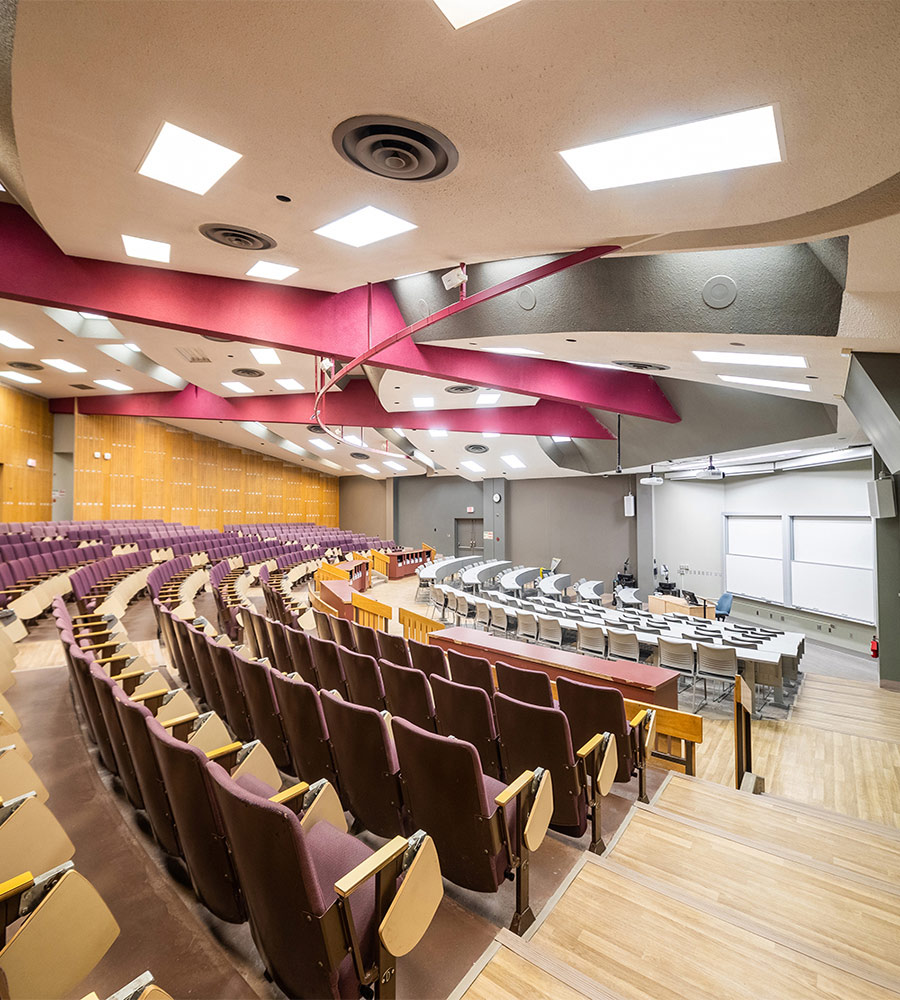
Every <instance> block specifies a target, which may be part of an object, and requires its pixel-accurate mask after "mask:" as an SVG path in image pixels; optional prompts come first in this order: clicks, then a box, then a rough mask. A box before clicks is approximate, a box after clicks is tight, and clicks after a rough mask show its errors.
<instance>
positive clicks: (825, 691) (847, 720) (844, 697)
mask: <svg viewBox="0 0 900 1000" xmlns="http://www.w3.org/2000/svg"><path fill="white" fill-rule="evenodd" d="M791 722H797V723H800V724H801V725H804V726H814V727H815V728H817V729H824V730H826V731H827V732H834V733H846V734H847V735H849V736H860V737H862V738H863V739H868V740H888V741H889V742H892V743H900V693H898V692H896V691H887V690H885V689H883V688H880V687H879V686H878V685H877V684H867V683H865V682H864V681H852V680H846V679H844V678H840V677H825V676H822V675H820V674H805V675H804V680H803V686H802V687H801V689H800V695H799V697H798V698H797V704H796V706H795V708H794V711H793V713H792V714H791Z"/></svg>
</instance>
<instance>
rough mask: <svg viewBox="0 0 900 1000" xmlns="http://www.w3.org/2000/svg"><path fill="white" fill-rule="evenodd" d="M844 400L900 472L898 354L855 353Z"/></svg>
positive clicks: (892, 467) (886, 461)
mask: <svg viewBox="0 0 900 1000" xmlns="http://www.w3.org/2000/svg"><path fill="white" fill-rule="evenodd" d="M844 401H845V402H846V403H847V406H849V407H850V412H851V413H852V414H853V416H854V417H856V419H857V421H858V422H859V426H860V428H861V429H862V431H863V433H864V434H865V435H866V437H867V438H868V439H869V440H870V441H871V442H872V444H873V445H874V446H875V450H876V451H877V452H878V454H879V455H880V456H881V458H882V460H883V461H884V464H885V465H886V466H887V467H888V468H889V469H890V470H891V473H892V474H894V475H896V474H897V473H898V472H900V354H874V353H868V352H860V353H858V354H857V353H854V354H853V356H852V357H851V359H850V370H849V372H848V374H847V385H846V388H845V389H844Z"/></svg>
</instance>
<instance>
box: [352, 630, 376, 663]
mask: <svg viewBox="0 0 900 1000" xmlns="http://www.w3.org/2000/svg"><path fill="white" fill-rule="evenodd" d="M352 628H353V637H354V638H355V639H356V651H357V652H358V653H365V655H366V656H371V657H372V658H373V659H376V660H377V659H380V657H381V653H380V652H379V650H378V633H377V632H376V631H375V629H373V628H371V627H370V626H369V625H359V624H357V623H356V622H353V623H352Z"/></svg>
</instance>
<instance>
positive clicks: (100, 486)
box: [0, 394, 338, 529]
mask: <svg viewBox="0 0 900 1000" xmlns="http://www.w3.org/2000/svg"><path fill="white" fill-rule="evenodd" d="M18 395H21V394H18ZM26 398H30V397H26ZM2 413H3V411H2V409H0V420H2ZM47 416H48V417H49V412H48V414H47ZM0 431H2V425H0ZM48 452H49V460H48V463H47V468H48V470H49V469H50V466H51V465H52V431H51V432H50V438H49V442H48ZM95 452H99V453H100V456H101V457H100V458H99V459H97V458H94V453H95ZM107 452H108V453H109V454H110V456H111V457H110V458H109V459H104V458H103V457H102V456H103V455H104V454H106V453H107ZM29 457H35V456H29ZM23 465H24V459H23ZM25 471H27V472H32V471H37V470H31V469H27V470H25ZM48 474H49V473H48ZM4 483H5V480H4ZM4 488H5V486H4ZM46 493H47V500H48V510H47V513H46V514H37V513H35V514H28V515H27V517H30V518H35V519H38V518H41V517H50V516H51V515H50V513H49V497H50V486H49V479H48V485H47V489H46ZM74 506H75V513H74V516H75V518H76V519H78V520H91V519H101V518H108V517H109V518H115V517H118V518H130V517H134V518H142V517H161V518H164V519H165V520H168V521H181V522H183V523H184V524H196V525H199V526H200V527H203V528H219V529H221V527H222V525H223V524H226V523H240V522H242V521H249V522H255V521H260V522H266V521H289V520H298V521H315V522H316V523H317V524H324V525H328V526H333V527H337V525H338V480H337V479H336V478H335V477H334V476H327V475H325V474H323V473H319V472H314V471H312V470H307V469H304V468H302V467H300V466H297V465H292V464H289V463H286V462H279V461H278V460H277V459H271V458H268V457H266V456H263V455H260V454H258V453H256V452H247V451H242V450H241V449H240V448H234V447H231V446H230V445H226V444H223V443H222V442H221V441H215V440H213V439H211V438H207V437H203V436H201V435H199V434H191V433H190V432H188V431H183V430H180V429H179V428H176V427H168V426H166V425H165V424H161V423H159V422H158V421H155V420H148V419H143V418H140V417H113V416H90V415H84V414H77V415H76V418H75V496H74ZM25 518H26V515H25V514H21V515H20V514H18V513H17V514H16V515H15V516H13V515H9V516H7V515H6V514H5V513H4V515H3V519H4V520H24V519H25Z"/></svg>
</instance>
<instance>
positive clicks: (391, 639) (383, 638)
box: [376, 631, 411, 667]
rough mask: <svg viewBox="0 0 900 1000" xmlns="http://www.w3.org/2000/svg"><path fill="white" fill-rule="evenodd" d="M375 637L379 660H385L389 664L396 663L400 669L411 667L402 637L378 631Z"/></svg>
mask: <svg viewBox="0 0 900 1000" xmlns="http://www.w3.org/2000/svg"><path fill="white" fill-rule="evenodd" d="M376 636H377V638H378V659H379V660H387V661H388V662H389V663H396V664H399V665H400V666H401V667H408V666H410V665H411V664H410V659H409V650H408V649H407V647H406V639H404V638H403V636H402V635H391V634H390V633H389V632H382V631H378V632H376Z"/></svg>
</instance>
